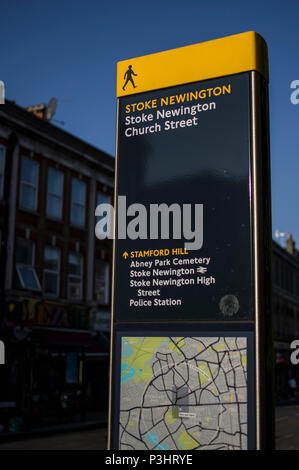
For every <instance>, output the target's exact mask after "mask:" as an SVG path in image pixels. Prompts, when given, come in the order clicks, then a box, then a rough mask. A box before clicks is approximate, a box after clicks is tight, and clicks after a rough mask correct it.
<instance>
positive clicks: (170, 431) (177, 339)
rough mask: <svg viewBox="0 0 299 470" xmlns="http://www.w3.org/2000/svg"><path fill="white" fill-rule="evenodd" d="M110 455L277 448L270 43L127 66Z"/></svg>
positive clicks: (121, 70) (230, 42)
mask: <svg viewBox="0 0 299 470" xmlns="http://www.w3.org/2000/svg"><path fill="white" fill-rule="evenodd" d="M117 98H118V113H117V154H116V187H115V209H116V215H115V230H116V237H115V241H114V265H113V294H112V299H113V302H112V304H113V305H112V336H111V338H112V341H111V377H110V409H109V448H110V449H119V450H159V451H160V450H176V451H179V450H182V451H183V450H201V449H210V450H214V449H215V450H217V449H232V450H237V449H264V448H269V447H271V446H272V439H273V432H272V422H273V415H272V363H273V361H272V343H271V334H272V333H271V332H272V326H271V319H272V311H271V243H272V238H271V220H270V169H269V168H270V165H269V133H268V59H267V46H266V44H265V42H264V40H263V39H262V38H261V36H259V35H258V34H257V33H255V32H248V33H242V34H239V35H235V36H230V37H225V38H222V39H217V40H214V41H209V42H205V43H201V44H195V45H192V46H187V47H182V48H179V49H174V50H170V51H165V52H161V53H157V54H152V55H148V56H144V57H137V58H135V59H130V60H125V61H123V62H119V63H118V68H117Z"/></svg>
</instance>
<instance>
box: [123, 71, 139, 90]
mask: <svg viewBox="0 0 299 470" xmlns="http://www.w3.org/2000/svg"><path fill="white" fill-rule="evenodd" d="M132 75H134V76H135V77H137V73H134V72H133V69H132V65H129V68H128V70H127V71H126V73H125V75H124V80H126V83H125V84H124V86H123V90H124V91H125V88H126V86H127V83H128V82H131V83H132V85H133V87H134V88H136V86H135V83H134V80H133V77H132Z"/></svg>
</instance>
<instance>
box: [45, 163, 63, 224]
mask: <svg viewBox="0 0 299 470" xmlns="http://www.w3.org/2000/svg"><path fill="white" fill-rule="evenodd" d="M62 202H63V173H62V172H61V171H57V170H54V169H53V168H49V171H48V194H47V215H48V216H50V217H55V218H56V219H61V217H62Z"/></svg>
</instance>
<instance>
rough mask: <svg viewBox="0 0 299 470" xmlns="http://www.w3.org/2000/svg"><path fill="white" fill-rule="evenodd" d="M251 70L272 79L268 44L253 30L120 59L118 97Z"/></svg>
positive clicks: (118, 65)
mask: <svg viewBox="0 0 299 470" xmlns="http://www.w3.org/2000/svg"><path fill="white" fill-rule="evenodd" d="M251 70H256V71H257V72H259V73H260V74H261V75H263V76H264V78H265V79H266V80H267V81H268V80H269V72H268V50H267V44H266V42H265V41H264V39H263V38H262V37H261V36H260V35H259V34H258V33H256V32H254V31H250V32H247V33H241V34H236V35H234V36H227V37H224V38H220V39H214V40H213V41H207V42H202V43H199V44H194V45H191V46H185V47H180V48H178V49H171V50H169V51H164V52H158V53H156V54H150V55H145V56H141V57H136V58H135V59H129V60H123V61H121V62H118V64H117V97H121V96H127V95H132V94H135V93H143V92H146V91H151V90H158V89H160V88H167V87H171V86H176V85H183V84H185V83H191V82H197V81H200V80H208V79H211V78H217V77H223V76H226V75H233V74H236V73H242V72H249V71H251Z"/></svg>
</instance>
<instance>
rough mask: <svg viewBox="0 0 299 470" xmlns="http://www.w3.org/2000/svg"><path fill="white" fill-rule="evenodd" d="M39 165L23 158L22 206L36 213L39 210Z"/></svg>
mask: <svg viewBox="0 0 299 470" xmlns="http://www.w3.org/2000/svg"><path fill="white" fill-rule="evenodd" d="M38 171H39V164H38V163H37V162H36V161H34V160H30V159H29V158H26V157H22V165H21V190H20V206H21V207H23V208H24V209H29V210H32V211H35V210H36V209H37V190H38Z"/></svg>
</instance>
